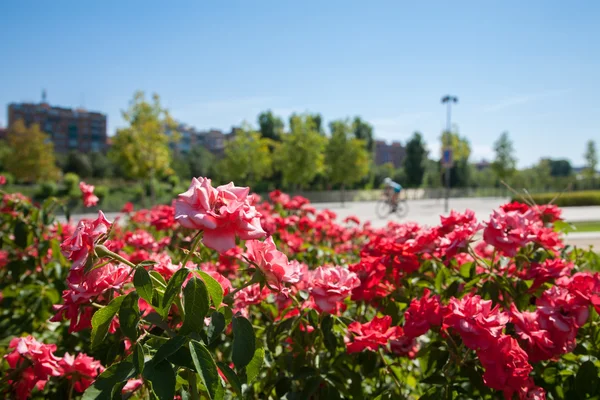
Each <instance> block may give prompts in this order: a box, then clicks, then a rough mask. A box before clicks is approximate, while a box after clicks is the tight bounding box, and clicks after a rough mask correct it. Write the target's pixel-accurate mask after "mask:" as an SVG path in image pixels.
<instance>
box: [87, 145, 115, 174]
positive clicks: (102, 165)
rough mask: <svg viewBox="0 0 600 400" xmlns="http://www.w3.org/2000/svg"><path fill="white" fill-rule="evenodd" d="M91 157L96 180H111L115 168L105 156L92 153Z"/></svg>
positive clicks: (96, 152)
mask: <svg viewBox="0 0 600 400" xmlns="http://www.w3.org/2000/svg"><path fill="white" fill-rule="evenodd" d="M89 157H90V162H91V163H92V175H93V176H94V178H110V177H111V176H113V170H114V166H113V164H112V163H111V161H110V160H109V158H108V157H106V155H105V154H103V153H100V152H98V151H94V152H92V153H90V156H89Z"/></svg>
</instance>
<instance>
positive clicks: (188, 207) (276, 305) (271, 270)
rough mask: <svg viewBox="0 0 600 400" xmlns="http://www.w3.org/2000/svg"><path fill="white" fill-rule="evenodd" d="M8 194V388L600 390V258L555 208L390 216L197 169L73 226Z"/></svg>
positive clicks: (130, 394) (204, 393)
mask: <svg viewBox="0 0 600 400" xmlns="http://www.w3.org/2000/svg"><path fill="white" fill-rule="evenodd" d="M84 189H85V188H84ZM86 190H87V189H86ZM82 192H83V193H84V200H85V199H86V198H85V196H88V197H87V201H88V202H89V201H90V200H89V196H91V195H93V194H91V191H90V190H87V192H86V191H84V190H83V189H82ZM0 193H1V192H0ZM86 193H87V194H86ZM0 195H1V197H0V212H1V214H0V289H1V295H0V305H1V309H2V314H1V318H0V356H2V362H1V364H0V372H1V376H2V378H0V379H1V380H0V391H1V394H2V397H3V398H16V399H26V398H57V399H74V398H79V397H82V398H84V399H115V398H134V399H138V398H139V399H149V398H158V399H169V400H171V399H174V398H177V399H200V398H208V399H223V398H236V397H240V398H249V399H276V398H287V399H336V398H337V399H375V398H377V399H391V398H394V399H396V398H399V399H475V398H481V399H500V398H504V399H545V398H546V399H591V398H598V396H600V378H599V377H598V375H599V368H600V362H599V357H600V318H599V316H598V312H599V311H600V275H599V273H598V272H596V271H598V270H599V269H600V259H599V257H598V255H597V254H596V253H594V252H593V251H583V250H579V249H573V248H570V247H567V246H565V245H564V244H563V241H562V234H561V229H562V228H564V222H562V221H561V219H560V210H559V209H558V208H556V207H548V206H537V205H533V204H532V205H527V204H517V203H510V204H507V205H505V206H503V207H501V208H500V209H498V210H495V211H494V212H493V214H492V215H491V216H490V219H489V220H488V221H477V219H476V218H475V215H474V213H472V212H470V211H468V210H467V211H465V212H464V213H459V212H454V211H453V212H452V213H451V214H450V215H448V216H445V217H442V218H441V219H440V224H439V225H438V226H433V227H423V226H419V225H416V224H412V223H404V224H398V223H389V224H388V225H387V226H386V227H385V228H382V229H376V228H373V227H372V226H371V225H370V224H369V222H365V223H361V222H360V221H359V220H358V219H357V218H355V217H351V218H347V219H346V220H344V221H338V220H337V218H336V215H335V213H333V212H332V211H329V210H321V211H317V210H316V209H315V208H314V207H312V206H311V204H310V203H309V202H308V201H307V200H306V199H304V198H302V197H290V196H288V195H286V194H284V193H281V192H278V191H276V192H273V193H271V194H270V196H269V201H262V200H261V199H259V198H258V196H256V195H253V194H250V192H249V189H248V188H239V187H236V186H234V185H233V184H232V183H230V184H228V185H223V186H217V187H214V186H213V185H212V182H211V181H210V179H206V178H198V179H194V180H193V181H192V184H191V185H190V188H189V190H188V191H187V192H185V193H182V194H181V195H180V196H179V197H178V198H177V199H174V202H173V204H171V205H161V206H157V207H154V208H152V209H150V210H138V211H134V207H133V205H128V206H127V207H125V208H124V210H123V215H122V216H120V217H119V218H117V219H116V220H115V221H109V220H108V219H107V218H106V217H105V216H104V214H102V212H100V213H99V214H98V216H97V217H96V218H95V219H92V220H83V221H78V222H77V223H76V224H74V223H71V222H67V223H60V222H57V220H56V219H55V217H54V212H55V210H56V209H57V208H58V207H62V205H61V204H60V203H58V202H56V201H54V200H48V201H47V202H46V203H44V204H41V205H38V204H33V203H32V202H31V200H29V199H27V198H25V197H23V196H21V195H9V194H5V193H1V194H0ZM64 211H66V212H67V214H66V215H67V220H68V210H64Z"/></svg>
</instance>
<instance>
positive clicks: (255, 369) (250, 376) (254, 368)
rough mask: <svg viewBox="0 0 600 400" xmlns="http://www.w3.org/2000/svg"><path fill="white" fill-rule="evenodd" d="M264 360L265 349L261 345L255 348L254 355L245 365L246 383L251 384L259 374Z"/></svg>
mask: <svg viewBox="0 0 600 400" xmlns="http://www.w3.org/2000/svg"><path fill="white" fill-rule="evenodd" d="M264 362H265V350H264V349H263V348H261V347H259V348H258V349H256V351H255V352H254V357H252V360H250V363H249V364H248V365H247V366H246V380H247V382H246V383H247V384H251V383H252V382H254V380H255V379H256V378H257V377H258V374H260V370H261V369H262V366H263V363H264Z"/></svg>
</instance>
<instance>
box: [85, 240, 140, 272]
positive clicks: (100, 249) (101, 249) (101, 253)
mask: <svg viewBox="0 0 600 400" xmlns="http://www.w3.org/2000/svg"><path fill="white" fill-rule="evenodd" d="M94 250H95V251H96V254H97V255H98V257H110V258H112V259H113V260H115V261H119V262H122V263H123V264H127V265H129V266H130V267H131V268H135V264H134V263H132V262H131V261H129V260H127V259H126V258H123V257H121V256H120V255H118V254H117V253H114V252H112V251H110V250H109V249H107V248H106V246H103V245H96V247H95V248H94Z"/></svg>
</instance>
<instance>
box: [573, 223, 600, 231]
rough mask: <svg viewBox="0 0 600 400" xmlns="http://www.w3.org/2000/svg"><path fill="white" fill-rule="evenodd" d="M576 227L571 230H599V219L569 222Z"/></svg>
mask: <svg viewBox="0 0 600 400" xmlns="http://www.w3.org/2000/svg"><path fill="white" fill-rule="evenodd" d="M571 225H573V226H574V227H575V228H576V229H575V230H573V232H600V221H581V222H571Z"/></svg>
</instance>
